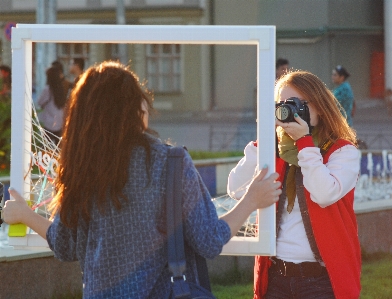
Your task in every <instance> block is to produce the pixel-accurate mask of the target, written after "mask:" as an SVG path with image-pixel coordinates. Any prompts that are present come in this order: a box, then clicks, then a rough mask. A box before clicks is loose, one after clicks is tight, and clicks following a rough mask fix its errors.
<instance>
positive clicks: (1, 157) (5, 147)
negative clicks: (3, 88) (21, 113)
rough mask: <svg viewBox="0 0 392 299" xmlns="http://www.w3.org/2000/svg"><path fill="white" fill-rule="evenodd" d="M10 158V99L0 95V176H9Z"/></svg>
mask: <svg viewBox="0 0 392 299" xmlns="http://www.w3.org/2000/svg"><path fill="white" fill-rule="evenodd" d="M10 158H11V98H10V96H7V95H0V174H9V171H10Z"/></svg>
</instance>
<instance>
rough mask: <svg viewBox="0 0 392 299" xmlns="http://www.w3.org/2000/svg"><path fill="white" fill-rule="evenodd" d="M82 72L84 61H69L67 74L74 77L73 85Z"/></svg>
mask: <svg viewBox="0 0 392 299" xmlns="http://www.w3.org/2000/svg"><path fill="white" fill-rule="evenodd" d="M83 71H84V59H83V58H74V59H72V60H71V65H70V67H69V72H70V74H72V75H73V76H74V78H75V79H74V83H75V84H76V82H78V80H79V77H80V75H81V74H83Z"/></svg>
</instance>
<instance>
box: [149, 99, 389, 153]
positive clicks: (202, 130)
mask: <svg viewBox="0 0 392 299" xmlns="http://www.w3.org/2000/svg"><path fill="white" fill-rule="evenodd" d="M150 127H151V128H152V129H154V130H156V131H157V132H158V133H159V135H160V137H161V138H162V139H163V140H167V139H170V140H171V141H172V142H173V143H176V144H177V145H185V146H187V148H188V149H190V150H210V151H228V150H239V151H242V150H243V149H244V147H245V146H246V144H247V143H248V142H249V141H250V140H255V139H256V115H255V113H254V111H250V110H244V111H238V110H237V111H211V112H204V113H192V112H184V113H172V112H164V111H162V112H160V113H158V114H157V115H155V116H152V117H151V120H150ZM353 127H354V129H355V130H356V131H357V135H358V138H359V139H361V140H363V141H365V142H366V144H367V146H368V149H370V150H383V149H391V150H392V115H388V112H387V109H386V105H385V103H384V101H382V100H373V99H370V100H363V101H358V102H357V109H356V113H355V115H354V124H353Z"/></svg>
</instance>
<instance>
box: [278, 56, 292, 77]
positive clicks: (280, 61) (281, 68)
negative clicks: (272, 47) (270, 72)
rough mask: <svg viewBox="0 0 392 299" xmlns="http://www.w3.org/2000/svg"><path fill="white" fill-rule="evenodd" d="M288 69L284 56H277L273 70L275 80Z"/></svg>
mask: <svg viewBox="0 0 392 299" xmlns="http://www.w3.org/2000/svg"><path fill="white" fill-rule="evenodd" d="M288 69H289V61H288V60H287V59H285V58H278V60H276V71H275V77H276V80H278V79H279V78H280V77H282V76H283V75H284V74H286V73H287V71H288Z"/></svg>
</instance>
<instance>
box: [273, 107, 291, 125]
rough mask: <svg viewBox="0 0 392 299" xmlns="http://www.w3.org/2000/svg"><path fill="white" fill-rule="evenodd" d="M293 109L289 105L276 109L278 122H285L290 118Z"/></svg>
mask: <svg viewBox="0 0 392 299" xmlns="http://www.w3.org/2000/svg"><path fill="white" fill-rule="evenodd" d="M290 112H291V109H289V107H288V106H287V105H282V106H279V107H278V108H276V109H275V116H276V118H277V119H278V120H280V121H282V122H285V121H286V120H287V119H289V117H290Z"/></svg>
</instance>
